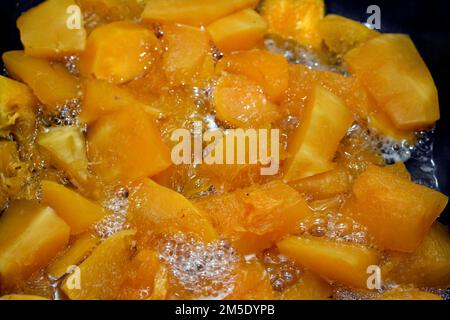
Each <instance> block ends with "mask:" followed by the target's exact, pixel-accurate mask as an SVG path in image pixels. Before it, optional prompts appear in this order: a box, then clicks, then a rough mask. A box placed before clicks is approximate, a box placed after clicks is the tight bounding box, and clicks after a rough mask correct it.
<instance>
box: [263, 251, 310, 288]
mask: <svg viewBox="0 0 450 320" xmlns="http://www.w3.org/2000/svg"><path fill="white" fill-rule="evenodd" d="M263 263H264V266H265V268H266V271H267V272H268V273H269V279H270V283H271V285H272V288H273V289H274V290H275V291H279V292H281V291H283V290H285V289H286V288H288V287H289V286H291V285H293V284H294V283H296V282H297V281H298V280H299V279H300V276H301V273H302V271H301V269H300V268H299V267H298V266H296V265H295V263H294V262H292V261H291V260H289V259H288V258H287V257H285V256H283V255H281V254H279V253H277V252H274V251H272V250H269V251H266V252H264V254H263Z"/></svg>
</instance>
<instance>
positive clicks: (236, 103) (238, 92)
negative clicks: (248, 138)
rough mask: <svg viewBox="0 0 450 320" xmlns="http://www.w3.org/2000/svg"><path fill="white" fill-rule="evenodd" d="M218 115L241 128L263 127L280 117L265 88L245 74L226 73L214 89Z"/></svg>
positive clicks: (219, 117)
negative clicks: (265, 92) (265, 93)
mask: <svg viewBox="0 0 450 320" xmlns="http://www.w3.org/2000/svg"><path fill="white" fill-rule="evenodd" d="M213 99H214V105H215V108H216V112H217V118H218V119H219V120H220V121H223V122H225V123H227V124H229V125H232V126H235V127H241V128H264V127H267V126H269V125H270V123H272V122H274V121H275V120H277V118H278V117H279V113H278V111H277V107H276V105H275V104H273V103H271V102H270V101H269V100H268V99H267V98H266V96H265V95H264V93H263V88H262V87H261V86H260V85H258V84H257V83H255V82H254V81H252V80H250V79H248V78H247V77H245V76H241V75H235V74H225V75H222V76H221V77H220V79H219V80H218V81H217V84H216V87H215V90H214V97H213Z"/></svg>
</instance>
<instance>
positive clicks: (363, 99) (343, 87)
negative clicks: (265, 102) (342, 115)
mask: <svg viewBox="0 0 450 320" xmlns="http://www.w3.org/2000/svg"><path fill="white" fill-rule="evenodd" d="M317 85H321V86H322V87H324V88H325V89H327V90H329V91H330V92H332V93H334V94H335V95H336V96H338V97H339V98H341V99H342V100H343V101H344V102H345V104H346V105H347V107H348V108H349V109H350V110H351V111H352V112H353V113H354V114H355V115H356V116H358V117H359V118H361V119H362V120H366V119H367V117H368V115H369V111H370V110H371V102H370V100H369V97H368V96H367V93H366V90H365V89H364V87H363V86H362V85H361V83H360V81H359V80H358V79H357V78H355V77H346V76H344V75H342V74H339V73H336V72H330V71H321V70H314V69H309V68H308V67H307V66H305V65H301V64H295V65H293V64H290V65H289V85H288V90H287V91H286V94H285V97H284V99H283V101H282V105H283V106H285V107H286V108H288V110H289V111H290V113H291V114H293V115H294V116H297V117H298V116H300V117H301V116H302V110H303V109H304V106H305V102H307V101H308V99H307V98H308V97H309V96H310V94H311V93H312V92H313V88H314V87H315V86H317Z"/></svg>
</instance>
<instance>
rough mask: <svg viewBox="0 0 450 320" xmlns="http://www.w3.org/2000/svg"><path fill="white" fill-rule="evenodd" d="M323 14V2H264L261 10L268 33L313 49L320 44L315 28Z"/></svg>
mask: <svg viewBox="0 0 450 320" xmlns="http://www.w3.org/2000/svg"><path fill="white" fill-rule="evenodd" d="M324 13H325V5H324V1H323V0H264V1H263V2H262V8H261V14H262V16H263V18H265V19H266V20H267V22H268V23H269V32H270V33H275V34H279V35H280V36H282V37H284V38H290V39H294V40H296V41H298V42H299V43H301V44H303V45H306V46H311V47H314V48H318V47H320V44H321V38H320V35H319V32H318V29H317V26H318V24H319V21H320V20H321V19H322V18H323V16H324Z"/></svg>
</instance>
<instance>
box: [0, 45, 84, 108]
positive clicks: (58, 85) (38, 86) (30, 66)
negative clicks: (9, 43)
mask: <svg viewBox="0 0 450 320" xmlns="http://www.w3.org/2000/svg"><path fill="white" fill-rule="evenodd" d="M2 57H3V62H4V63H5V66H6V68H7V69H8V72H9V74H10V75H11V76H12V77H13V78H16V79H18V80H21V81H23V82H25V83H26V84H28V85H29V86H30V88H31V89H32V90H33V92H34V94H35V95H36V97H37V98H38V99H39V101H41V102H42V103H43V104H44V105H45V107H46V108H47V109H48V110H49V111H51V110H54V109H55V108H57V107H58V106H62V105H64V104H65V103H66V102H69V101H71V100H73V99H76V98H78V95H79V92H78V91H79V90H78V80H77V78H76V77H74V76H72V75H71V74H70V73H69V71H67V69H66V68H65V67H64V66H63V65H62V64H60V63H50V62H48V61H47V60H45V59H40V58H35V57H30V56H27V55H25V53H24V52H23V51H8V52H5V53H4V54H3V56H2Z"/></svg>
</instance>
